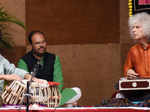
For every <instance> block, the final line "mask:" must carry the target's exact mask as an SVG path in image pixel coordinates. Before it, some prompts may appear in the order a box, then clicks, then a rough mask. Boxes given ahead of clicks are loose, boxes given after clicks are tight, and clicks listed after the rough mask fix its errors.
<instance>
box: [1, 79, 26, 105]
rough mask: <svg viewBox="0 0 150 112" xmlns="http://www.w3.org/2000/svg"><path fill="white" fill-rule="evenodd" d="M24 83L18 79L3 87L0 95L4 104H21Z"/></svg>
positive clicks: (24, 88) (24, 87) (24, 89)
mask: <svg viewBox="0 0 150 112" xmlns="http://www.w3.org/2000/svg"><path fill="white" fill-rule="evenodd" d="M25 91H26V85H25V84H24V83H23V82H20V81H13V82H12V83H11V84H10V85H9V86H8V87H6V88H5V90H4V92H3V93H2V95H1V97H2V100H3V103H4V104H22V102H23V94H24V93H25Z"/></svg>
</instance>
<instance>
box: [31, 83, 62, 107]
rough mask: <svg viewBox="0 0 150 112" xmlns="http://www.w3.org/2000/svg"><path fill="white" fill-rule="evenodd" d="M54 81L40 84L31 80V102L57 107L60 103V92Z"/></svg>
mask: <svg viewBox="0 0 150 112" xmlns="http://www.w3.org/2000/svg"><path fill="white" fill-rule="evenodd" d="M58 84H59V83H56V82H49V83H48V84H40V83H36V82H32V83H31V84H30V89H29V91H30V93H31V102H32V103H33V104H34V103H37V104H43V105H46V106H48V107H57V106H58V105H59V103H60V98H61V95H60V92H59V90H58Z"/></svg>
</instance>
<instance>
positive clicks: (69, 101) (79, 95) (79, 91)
mask: <svg viewBox="0 0 150 112" xmlns="http://www.w3.org/2000/svg"><path fill="white" fill-rule="evenodd" d="M71 89H73V90H74V91H75V92H76V93H77V94H76V95H75V96H74V97H73V98H72V99H70V100H68V101H67V102H66V104H69V103H75V102H76V101H78V100H79V99H80V98H81V96H82V93H81V89H80V88H78V87H73V88H71Z"/></svg>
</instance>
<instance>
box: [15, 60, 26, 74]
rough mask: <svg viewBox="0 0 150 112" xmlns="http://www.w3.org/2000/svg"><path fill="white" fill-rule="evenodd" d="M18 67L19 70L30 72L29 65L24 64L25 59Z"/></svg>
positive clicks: (19, 62)
mask: <svg viewBox="0 0 150 112" xmlns="http://www.w3.org/2000/svg"><path fill="white" fill-rule="evenodd" d="M17 67H18V68H21V69H23V70H25V71H27V72H29V70H28V66H27V64H26V63H25V62H24V60H23V59H20V60H19V61H18V64H17Z"/></svg>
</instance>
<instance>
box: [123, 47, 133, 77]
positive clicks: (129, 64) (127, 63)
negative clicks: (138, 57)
mask: <svg viewBox="0 0 150 112" xmlns="http://www.w3.org/2000/svg"><path fill="white" fill-rule="evenodd" d="M132 61H133V60H132V53H131V50H130V51H129V52H128V55H127V58H126V60H125V64H124V76H127V71H128V70H129V69H133V64H132Z"/></svg>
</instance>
